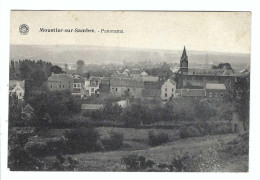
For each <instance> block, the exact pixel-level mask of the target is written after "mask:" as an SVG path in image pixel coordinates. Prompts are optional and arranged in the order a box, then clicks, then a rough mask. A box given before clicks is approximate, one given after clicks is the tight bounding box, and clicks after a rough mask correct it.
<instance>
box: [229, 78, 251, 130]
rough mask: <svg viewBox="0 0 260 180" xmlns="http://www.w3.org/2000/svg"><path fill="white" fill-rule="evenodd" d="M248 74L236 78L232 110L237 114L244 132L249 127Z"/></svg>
mask: <svg viewBox="0 0 260 180" xmlns="http://www.w3.org/2000/svg"><path fill="white" fill-rule="evenodd" d="M249 78H250V74H248V75H247V76H241V77H238V78H237V82H236V83H235V85H234V96H233V97H234V100H233V101H234V109H235V111H236V112H237V113H238V114H239V116H240V119H241V121H242V122H243V125H244V130H247V129H248V126H249V106H250V104H249V103H250V102H249V98H250V81H249Z"/></svg>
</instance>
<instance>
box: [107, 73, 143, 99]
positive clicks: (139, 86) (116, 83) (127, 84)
mask: <svg viewBox="0 0 260 180" xmlns="http://www.w3.org/2000/svg"><path fill="white" fill-rule="evenodd" d="M143 88H144V84H143V81H137V80H134V79H130V78H112V79H111V80H110V93H112V94H114V95H116V96H125V95H129V96H130V97H133V98H141V96H142V90H143Z"/></svg>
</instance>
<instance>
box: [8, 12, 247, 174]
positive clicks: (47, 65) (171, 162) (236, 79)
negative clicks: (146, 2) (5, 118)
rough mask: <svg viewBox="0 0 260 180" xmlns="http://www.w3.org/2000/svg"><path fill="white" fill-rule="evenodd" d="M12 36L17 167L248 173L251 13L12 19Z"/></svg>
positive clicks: (12, 159)
mask: <svg viewBox="0 0 260 180" xmlns="http://www.w3.org/2000/svg"><path fill="white" fill-rule="evenodd" d="M10 30H11V32H10V59H9V61H10V63H9V64H10V66H9V124H8V126H9V128H8V129H9V132H8V168H9V169H10V171H116V172H121V171H123V172H127V171H132V172H248V171H249V168H248V160H249V97H250V96H249V95H250V50H251V47H250V43H251V13H250V12H170V11H167V12H166V11H165V12H163V11H161V12H160V11H11V13H10Z"/></svg>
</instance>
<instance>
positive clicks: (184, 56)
mask: <svg viewBox="0 0 260 180" xmlns="http://www.w3.org/2000/svg"><path fill="white" fill-rule="evenodd" d="M184 59H186V60H188V56H187V54H186V49H185V46H184V49H183V52H182V56H181V61H182V60H184Z"/></svg>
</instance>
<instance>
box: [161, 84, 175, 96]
mask: <svg viewBox="0 0 260 180" xmlns="http://www.w3.org/2000/svg"><path fill="white" fill-rule="evenodd" d="M175 91H176V82H175V81H174V80H172V79H168V80H166V81H165V82H164V83H163V85H162V87H161V99H162V100H164V101H168V100H170V99H172V98H174V97H175Z"/></svg>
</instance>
